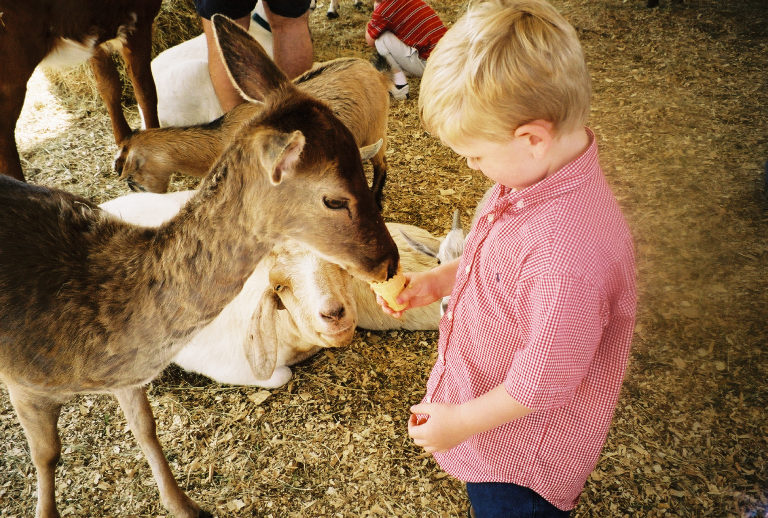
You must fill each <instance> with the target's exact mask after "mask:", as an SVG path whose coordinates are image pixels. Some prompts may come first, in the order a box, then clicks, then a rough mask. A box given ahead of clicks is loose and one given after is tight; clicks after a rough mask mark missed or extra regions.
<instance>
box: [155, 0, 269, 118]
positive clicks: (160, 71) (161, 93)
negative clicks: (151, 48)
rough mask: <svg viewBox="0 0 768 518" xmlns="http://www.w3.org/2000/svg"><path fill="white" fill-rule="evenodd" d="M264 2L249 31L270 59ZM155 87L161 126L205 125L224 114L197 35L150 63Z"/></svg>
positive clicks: (202, 37)
mask: <svg viewBox="0 0 768 518" xmlns="http://www.w3.org/2000/svg"><path fill="white" fill-rule="evenodd" d="M263 4H264V2H259V3H257V4H256V8H255V9H254V10H253V12H252V14H251V17H252V19H253V21H252V22H251V25H250V26H249V28H248V32H249V33H250V34H251V36H253V37H254V38H255V39H256V41H258V42H259V43H260V44H261V46H262V47H264V50H265V51H266V52H267V54H269V56H270V57H272V32H270V30H269V29H268V27H269V25H268V24H267V22H266V14H265V13H264V5H263ZM152 76H153V77H154V79H155V84H156V85H157V116H158V118H159V120H160V126H161V127H164V126H190V125H193V124H205V123H208V122H211V121H212V120H215V119H218V118H219V117H221V116H222V115H223V114H224V113H223V112H222V110H221V105H220V104H219V100H218V98H217V97H216V92H215V91H214V90H213V83H211V76H210V74H209V73H208V46H207V44H206V41H205V35H203V34H200V35H198V36H195V37H194V38H192V39H189V40H187V41H185V42H183V43H179V44H178V45H176V46H174V47H171V48H168V49H166V50H164V51H163V52H161V53H160V54H158V55H157V57H156V58H155V59H153V60H152Z"/></svg>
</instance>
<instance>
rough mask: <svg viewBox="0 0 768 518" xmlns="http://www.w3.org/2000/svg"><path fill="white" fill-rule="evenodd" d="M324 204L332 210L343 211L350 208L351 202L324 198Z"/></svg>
mask: <svg viewBox="0 0 768 518" xmlns="http://www.w3.org/2000/svg"><path fill="white" fill-rule="evenodd" d="M323 203H324V204H325V206H326V207H328V208H329V209H331V210H341V209H347V208H349V200H345V199H343V198H342V199H335V198H328V197H323Z"/></svg>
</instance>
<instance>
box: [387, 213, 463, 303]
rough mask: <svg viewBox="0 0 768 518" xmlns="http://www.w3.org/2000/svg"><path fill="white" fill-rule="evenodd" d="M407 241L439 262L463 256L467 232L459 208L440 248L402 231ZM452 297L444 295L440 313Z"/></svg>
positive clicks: (415, 248)
mask: <svg viewBox="0 0 768 518" xmlns="http://www.w3.org/2000/svg"><path fill="white" fill-rule="evenodd" d="M401 233H402V235H403V237H404V238H405V240H406V242H407V243H408V244H409V245H410V246H411V247H412V248H413V249H414V250H417V251H419V252H422V253H424V254H427V255H429V256H431V257H434V258H435V259H437V262H438V263H439V264H443V263H448V262H451V261H453V260H454V259H458V258H459V257H461V254H463V253H464V242H465V240H466V237H467V236H466V233H465V232H464V229H463V228H462V227H461V217H460V215H459V209H456V210H454V211H453V221H452V222H451V230H450V231H449V232H448V234H447V235H446V236H445V238H444V239H443V240H442V241H441V242H440V246H439V247H438V248H430V247H428V246H426V244H425V243H424V241H423V240H416V239H413V238H412V237H411V236H410V235H409V234H408V233H407V232H405V231H403V232H401ZM450 299H451V296H450V295H446V296H445V297H443V299H442V301H441V302H440V315H443V314H444V313H445V310H446V309H447V308H448V302H449V300H450Z"/></svg>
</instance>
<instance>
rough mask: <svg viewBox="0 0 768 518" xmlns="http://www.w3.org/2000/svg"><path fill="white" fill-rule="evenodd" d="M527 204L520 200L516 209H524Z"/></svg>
mask: <svg viewBox="0 0 768 518" xmlns="http://www.w3.org/2000/svg"><path fill="white" fill-rule="evenodd" d="M524 205H525V203H523V200H519V201H518V202H517V203H515V207H517V208H518V209H522V208H523V206H524Z"/></svg>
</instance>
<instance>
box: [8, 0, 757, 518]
mask: <svg viewBox="0 0 768 518" xmlns="http://www.w3.org/2000/svg"><path fill="white" fill-rule="evenodd" d="M553 1H554V3H555V5H556V6H557V7H558V8H560V9H561V10H562V12H563V13H564V14H565V15H566V16H567V17H568V18H569V19H570V20H571V21H572V23H573V24H574V25H575V26H576V28H577V29H578V32H579V34H580V37H581V39H582V42H583V45H584V48H585V51H586V55H587V57H588V61H589V66H590V70H591V73H592V76H593V82H594V100H593V110H592V115H591V120H590V126H591V127H592V128H594V129H595V131H596V133H597V135H598V139H599V146H600V151H601V156H602V164H603V167H604V169H605V171H606V175H607V176H608V179H609V181H610V183H611V185H612V186H613V188H614V190H615V193H616V195H617V197H618V199H619V201H620V203H621V205H622V206H623V208H624V210H625V214H626V216H627V218H628V220H629V222H630V225H631V227H632V230H633V233H634V236H635V238H636V246H637V259H638V282H639V313H638V322H637V329H636V334H635V340H634V346H633V353H632V357H631V364H630V367H629V371H628V374H627V376H626V381H625V384H624V390H623V393H622V397H621V400H620V402H619V407H618V409H617V412H616V416H615V419H614V424H613V427H612V429H611V432H610V435H609V437H608V442H607V444H606V447H605V450H604V453H603V456H602V458H601V460H600V462H599V464H598V466H597V469H596V470H595V472H594V473H593V474H592V476H591V477H590V479H589V480H588V482H587V485H586V488H585V490H584V493H583V497H582V499H581V501H580V503H579V505H578V507H577V508H576V511H575V513H574V514H573V515H574V516H576V517H592V516H594V517H614V516H632V517H635V516H651V517H653V516H686V517H687V516H690V517H700V516H714V517H721V516H736V517H764V516H768V514H767V513H768V459H767V458H766V457H767V454H766V452H768V436H767V435H768V417H766V416H768V412H766V405H767V403H768V384H767V383H766V381H767V380H768V329H767V328H768V326H767V325H766V309H767V304H766V298H767V296H768V240H767V239H766V237H768V236H767V232H766V228H768V227H767V223H768V221H767V220H768V218H767V217H766V216H767V214H768V211H767V208H768V200H767V199H766V194H765V192H764V189H765V187H764V186H763V178H762V171H763V164H764V163H765V162H766V160H768V138H767V137H768V126H766V121H768V12H767V11H768V8H766V4H765V2H764V0H743V1H739V2H722V3H721V2H716V1H714V0H688V1H687V2H684V3H681V2H676V3H674V2H673V3H672V4H671V5H670V4H669V3H668V2H667V1H666V0H663V1H662V5H661V7H660V8H658V9H647V8H646V7H645V5H644V4H645V2H644V1H643V0H624V1H620V0H573V1H566V0H553ZM432 4H433V5H434V6H435V8H436V9H437V11H438V12H439V13H440V14H441V16H442V17H443V18H444V20H445V21H446V22H452V21H454V20H455V19H456V17H457V16H458V15H459V13H460V11H461V10H462V9H463V7H464V2H452V1H449V0H435V1H434V2H432ZM182 8H188V6H186V4H184V3H183V2H181V3H177V4H176V5H174V6H171V14H167V13H166V16H170V17H171V18H173V17H174V16H176V15H177V12H176V11H183V9H182ZM166 11H168V6H166ZM324 11H325V6H324V5H320V6H319V7H318V9H317V10H316V11H315V12H314V14H313V15H312V21H311V23H312V30H313V36H314V42H315V53H316V59H317V60H325V59H331V58H334V57H337V56H341V55H343V56H350V55H351V56H359V57H364V58H366V59H367V58H368V57H369V56H370V52H369V51H368V50H367V48H366V47H365V44H364V42H363V30H364V29H363V27H364V24H365V21H366V19H367V16H368V14H369V11H370V9H369V8H363V9H362V10H356V9H354V8H353V7H352V6H351V3H350V2H342V5H341V11H340V13H341V18H340V19H338V20H333V21H330V20H327V19H326V17H325V14H324ZM179 16H180V15H179ZM188 19H192V20H194V17H193V16H192V17H190V16H188ZM190 30H192V31H194V28H191V29H190ZM159 32H161V31H159ZM160 35H161V34H160ZM32 90H33V92H34V93H35V94H37V95H38V97H35V98H32V95H30V97H29V98H28V102H27V105H26V107H25V110H24V114H23V117H22V119H21V120H20V121H19V125H18V132H17V138H18V141H19V143H20V149H21V152H22V160H23V165H24V168H25V171H26V174H27V177H28V179H29V181H30V182H33V183H39V184H44V185H51V186H57V187H62V188H64V189H67V190H70V191H73V192H76V193H78V194H81V195H84V196H86V197H89V198H92V199H94V200H96V201H98V202H102V201H105V200H107V199H110V198H113V197H115V196H118V195H121V194H125V193H127V192H128V191H127V189H126V186H125V185H124V184H123V183H121V182H120V181H119V180H118V179H117V178H116V177H115V176H114V174H113V173H112V171H111V160H112V155H113V153H114V151H115V146H114V144H113V142H112V136H111V131H110V126H109V120H108V116H107V115H106V112H105V110H104V109H103V108H102V105H101V103H100V102H99V101H96V100H94V99H93V98H92V96H88V95H85V94H82V93H79V94H76V95H65V94H62V92H61V91H60V89H57V88H52V89H50V88H48V87H47V84H46V79H45V76H43V75H36V77H35V79H34V80H33V84H32ZM417 97H418V80H411V99H410V100H408V101H405V102H400V103H393V106H392V110H391V116H390V123H389V139H390V140H389V152H388V159H389V166H390V169H389V182H388V184H387V187H386V189H385V196H386V200H385V204H384V214H385V218H386V219H388V220H391V221H398V222H405V223H412V224H416V225H420V226H422V227H425V228H427V229H428V230H430V231H432V232H434V233H436V234H444V233H445V232H446V230H447V229H448V227H449V226H450V216H451V213H452V211H453V209H454V208H457V207H458V208H459V209H460V210H461V213H462V219H463V222H464V224H465V225H467V224H468V223H469V220H470V217H471V213H472V210H473V208H474V206H475V203H476V202H477V200H478V199H479V197H480V195H481V194H482V192H483V191H484V189H485V187H486V186H487V185H488V183H487V182H486V181H485V180H484V179H483V178H482V177H481V176H480V175H479V174H477V173H475V172H472V171H470V170H469V169H468V168H467V167H466V164H464V163H463V162H462V160H460V159H459V158H458V157H457V156H456V155H454V154H452V152H450V151H449V150H448V149H446V148H444V147H441V146H440V144H439V142H437V141H436V140H435V139H434V138H432V137H430V136H429V135H428V134H426V133H425V132H424V131H423V130H422V129H421V128H420V126H419V121H418V113H417ZM133 124H134V126H135V125H136V124H137V116H136V112H135V107H134V108H133ZM190 185H194V183H192V182H189V181H186V182H185V181H177V182H176V183H175V184H174V188H180V187H184V186H190ZM0 246H2V244H0ZM436 342H437V334H436V333H434V332H365V331H360V332H358V334H357V335H356V338H355V341H354V343H353V344H352V345H351V346H349V347H347V348H344V349H336V350H328V351H325V352H322V353H320V354H319V355H317V356H316V357H314V358H313V359H311V360H310V361H308V362H306V363H304V364H302V365H300V366H298V367H297V368H296V369H295V377H294V378H293V380H292V381H291V382H290V383H289V384H288V385H287V386H285V387H282V388H279V389H275V390H270V391H268V390H262V389H257V388H240V387H233V386H221V385H218V384H215V383H212V382H211V381H210V380H207V379H205V378H203V377H199V376H193V375H189V374H186V373H184V372H182V371H180V370H179V369H177V368H172V367H171V368H169V369H168V370H167V371H166V372H165V373H164V374H163V375H162V376H161V378H160V379H158V380H156V381H154V382H153V383H152V384H151V385H150V387H149V394H150V399H151V401H152V405H153V409H154V412H155V415H156V418H157V422H158V432H159V435H160V440H161V442H162V444H163V446H164V449H165V453H166V454H167V456H168V458H169V460H170V462H171V465H172V468H173V469H174V472H175V474H176V476H177V478H178V480H179V482H180V484H181V485H182V486H183V487H184V488H185V489H186V490H187V492H188V493H189V495H190V496H191V497H192V498H194V499H195V500H196V501H197V502H199V503H200V504H201V505H202V506H203V507H204V508H205V509H208V510H210V511H211V512H213V513H214V514H215V515H216V516H221V517H223V516H261V517H274V518H286V517H364V516H407V517H429V516H435V517H461V516H464V513H465V509H466V505H467V504H466V499H465V494H464V490H463V488H462V485H461V484H460V483H459V482H457V481H455V480H452V479H451V478H450V477H447V476H445V474H444V473H443V472H441V470H440V469H439V468H437V467H436V465H435V463H434V462H433V461H432V459H431V458H430V457H428V456H425V455H423V454H422V453H421V452H420V451H419V449H418V448H416V447H414V445H413V444H412V443H411V441H410V440H409V439H408V437H407V432H406V419H407V417H408V407H409V405H410V404H412V403H414V402H417V401H418V400H420V398H421V396H422V394H423V390H424V386H425V382H426V379H427V376H428V372H429V370H430V368H431V366H432V362H433V359H434V357H435V354H436V353H435V350H436ZM60 430H61V435H62V440H63V445H64V455H63V458H62V461H61V462H60V465H59V468H58V473H57V481H58V492H57V498H58V502H59V505H60V509H61V510H62V512H63V515H64V516H89V517H95V516H99V517H111V516H142V517H149V516H152V517H155V516H165V514H166V513H165V510H164V509H163V507H162V506H161V505H160V503H159V498H158V495H157V490H156V487H155V483H154V481H153V479H152V476H151V473H150V471H149V469H148V465H147V463H146V461H145V460H144V458H143V456H142V454H141V452H140V451H139V449H138V447H137V445H136V442H135V441H134V439H133V437H132V436H131V434H130V432H128V431H127V429H126V424H125V420H124V418H123V416H122V414H121V413H120V411H119V409H118V407H117V404H116V403H115V401H114V400H113V399H112V398H111V397H108V396H101V395H85V396H82V397H78V398H76V399H75V400H73V401H72V403H71V404H69V405H67V406H66V408H65V411H64V412H63V415H62V417H61V420H60ZM0 473H2V475H0V515H2V516H4V517H21V516H30V515H32V514H33V513H34V511H33V509H34V490H35V483H34V470H33V468H32V464H31V462H30V459H29V456H28V451H27V447H26V443H25V440H24V437H23V434H22V431H21V427H20V426H19V424H18V421H17V419H16V417H15V415H14V413H13V410H12V409H11V405H10V403H9V401H8V397H7V391H5V389H4V388H3V389H2V390H0Z"/></svg>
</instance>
